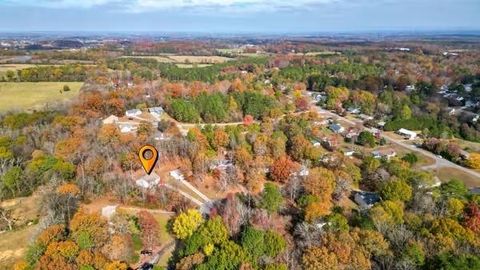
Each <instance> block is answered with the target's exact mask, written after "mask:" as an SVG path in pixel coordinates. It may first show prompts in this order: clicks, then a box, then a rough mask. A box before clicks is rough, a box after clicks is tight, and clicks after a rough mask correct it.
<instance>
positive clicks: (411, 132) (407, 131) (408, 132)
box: [398, 128, 417, 136]
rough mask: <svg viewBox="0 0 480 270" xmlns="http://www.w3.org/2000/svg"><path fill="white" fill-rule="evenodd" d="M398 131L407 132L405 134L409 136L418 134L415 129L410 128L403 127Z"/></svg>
mask: <svg viewBox="0 0 480 270" xmlns="http://www.w3.org/2000/svg"><path fill="white" fill-rule="evenodd" d="M398 133H400V134H405V135H409V136H417V133H416V132H414V131H411V130H408V129H405V128H401V129H399V130H398Z"/></svg>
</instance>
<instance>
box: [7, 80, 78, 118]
mask: <svg viewBox="0 0 480 270" xmlns="http://www.w3.org/2000/svg"><path fill="white" fill-rule="evenodd" d="M64 85H68V86H69V87H70V89H71V90H70V91H69V92H63V93H60V90H62V89H63V86H64ZM82 85H83V83H81V82H20V83H17V82H4V83H0V97H1V98H0V112H6V111H9V110H32V109H39V108H41V107H43V106H44V105H46V104H48V103H53V102H58V101H65V100H69V99H71V98H73V97H75V96H77V94H78V92H79V90H80V88H81V87H82Z"/></svg>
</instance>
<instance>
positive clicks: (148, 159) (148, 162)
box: [138, 145, 158, 174]
mask: <svg viewBox="0 0 480 270" xmlns="http://www.w3.org/2000/svg"><path fill="white" fill-rule="evenodd" d="M138 157H139V158H140V161H141V162H142V166H143V169H144V170H145V172H146V173H147V174H151V173H152V170H153V167H155V163H157V160H158V151H157V149H156V148H155V147H153V146H151V145H145V146H143V147H142V148H140V151H138Z"/></svg>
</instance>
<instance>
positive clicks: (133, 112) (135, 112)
mask: <svg viewBox="0 0 480 270" xmlns="http://www.w3.org/2000/svg"><path fill="white" fill-rule="evenodd" d="M141 114H142V111H140V110H139V109H132V110H128V111H126V112H125V116H127V117H137V116H139V115H141Z"/></svg>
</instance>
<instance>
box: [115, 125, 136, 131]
mask: <svg viewBox="0 0 480 270" xmlns="http://www.w3.org/2000/svg"><path fill="white" fill-rule="evenodd" d="M119 128H120V132H121V133H129V132H134V131H136V130H137V127H136V126H134V125H131V124H121V125H120V126H119Z"/></svg>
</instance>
